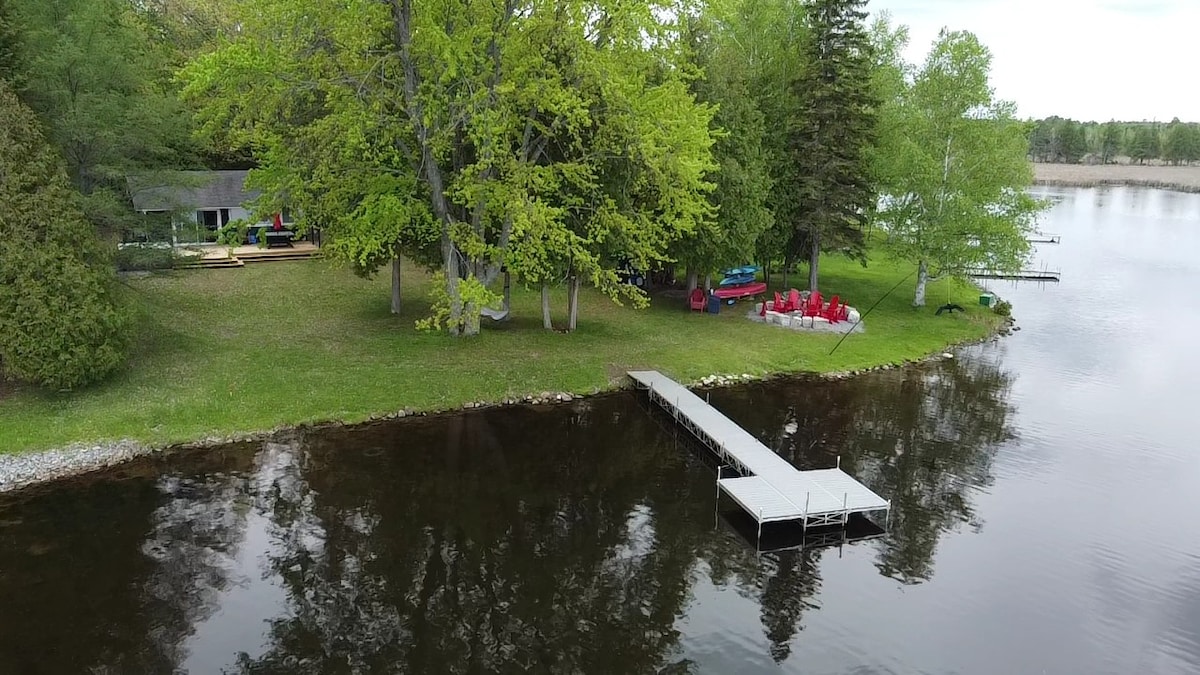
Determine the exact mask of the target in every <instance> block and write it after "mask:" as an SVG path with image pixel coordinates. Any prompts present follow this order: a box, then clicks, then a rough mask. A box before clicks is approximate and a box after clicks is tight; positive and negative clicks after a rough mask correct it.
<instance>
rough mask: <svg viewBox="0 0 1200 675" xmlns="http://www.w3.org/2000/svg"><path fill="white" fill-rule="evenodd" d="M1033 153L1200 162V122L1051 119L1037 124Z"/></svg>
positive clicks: (1094, 160)
mask: <svg viewBox="0 0 1200 675" xmlns="http://www.w3.org/2000/svg"><path fill="white" fill-rule="evenodd" d="M1029 155H1030V159H1032V160H1033V161H1035V162H1064V163H1067V164H1080V163H1088V164H1110V163H1113V162H1116V161H1117V157H1128V158H1129V161H1131V162H1134V163H1137V164H1145V163H1147V162H1151V161H1155V160H1158V161H1161V162H1166V163H1167V164H1176V165H1178V164H1190V163H1191V162H1195V161H1200V124H1193V123H1185V122H1180V121H1179V118H1178V117H1176V118H1175V119H1173V120H1171V122H1170V123H1168V124H1162V123H1159V122H1116V121H1111V122H1103V123H1098V122H1076V121H1075V120H1071V119H1063V118H1061V117H1057V116H1056V117H1047V118H1046V119H1043V120H1037V121H1035V122H1033V128H1032V130H1031V131H1030V136H1029Z"/></svg>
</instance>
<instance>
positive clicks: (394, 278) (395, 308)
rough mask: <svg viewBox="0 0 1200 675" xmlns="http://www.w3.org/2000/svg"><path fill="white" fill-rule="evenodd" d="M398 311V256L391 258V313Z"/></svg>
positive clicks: (397, 312)
mask: <svg viewBox="0 0 1200 675" xmlns="http://www.w3.org/2000/svg"><path fill="white" fill-rule="evenodd" d="M399 313H400V256H396V257H395V258H392V314H399Z"/></svg>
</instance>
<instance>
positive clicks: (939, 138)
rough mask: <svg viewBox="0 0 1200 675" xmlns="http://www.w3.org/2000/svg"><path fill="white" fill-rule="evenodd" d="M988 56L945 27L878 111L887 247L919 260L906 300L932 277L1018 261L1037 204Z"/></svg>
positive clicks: (1016, 127)
mask: <svg viewBox="0 0 1200 675" xmlns="http://www.w3.org/2000/svg"><path fill="white" fill-rule="evenodd" d="M990 68H991V54H990V52H988V50H987V48H986V47H984V46H983V45H982V44H980V42H979V41H978V39H976V37H975V36H974V35H972V34H971V33H967V32H950V31H946V30H943V31H942V32H941V33H940V34H939V36H938V38H937V40H936V41H935V42H934V44H933V48H932V50H931V51H930V53H929V56H928V57H927V58H926V60H925V63H924V65H923V66H922V67H921V69H920V71H919V72H917V74H916V76H915V77H914V78H913V79H912V81H911V82H910V83H909V86H907V87H906V89H905V91H903V92H902V93H901V95H900V96H899V97H897V98H896V99H895V100H893V101H890V102H888V103H887V104H886V105H885V107H884V110H883V111H882V113H881V116H882V117H883V118H884V123H883V124H882V125H881V129H883V130H886V133H885V134H883V135H882V136H881V146H882V147H881V149H880V150H879V152H878V154H877V155H876V161H877V162H878V163H879V164H878V166H877V171H878V172H879V175H880V176H881V178H882V183H883V187H884V190H883V192H884V198H883V199H882V202H883V205H882V207H881V212H880V213H879V222H880V223H881V225H882V226H883V227H884V228H885V229H886V232H887V245H888V246H889V248H890V249H891V250H892V251H893V252H894V254H896V255H897V256H899V257H901V258H903V259H906V260H910V261H912V262H913V263H914V264H916V265H917V285H916V291H915V294H914V298H913V305H914V306H917V307H921V306H924V305H925V288H926V284H927V283H928V282H929V280H930V279H931V277H932V276H937V275H941V274H964V273H966V272H967V271H968V270H970V269H972V268H981V267H982V268H988V269H999V270H1010V269H1014V268H1018V267H1019V266H1020V265H1021V264H1022V263H1023V262H1024V261H1025V259H1026V257H1027V255H1028V252H1029V242H1028V241H1026V239H1025V235H1026V234H1027V233H1028V232H1029V231H1030V230H1031V229H1032V227H1033V223H1034V220H1035V218H1036V216H1037V214H1038V213H1039V212H1040V211H1041V209H1042V208H1044V205H1043V204H1042V203H1041V202H1039V201H1038V200H1036V199H1034V198H1033V197H1031V196H1029V195H1028V194H1027V192H1026V188H1027V187H1028V186H1029V185H1030V184H1031V183H1032V180H1033V176H1032V169H1031V167H1030V165H1029V162H1028V159H1027V154H1028V152H1029V144H1028V140H1027V137H1026V130H1025V127H1024V125H1023V124H1022V123H1021V122H1019V121H1018V120H1017V119H1016V118H1015V116H1014V114H1015V106H1013V104H1011V103H1008V102H1005V101H998V100H996V99H995V98H994V97H993V94H992V88H991V86H990V84H989V82H988V77H989V75H988V74H989V70H990Z"/></svg>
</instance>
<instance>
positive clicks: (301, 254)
mask: <svg viewBox="0 0 1200 675" xmlns="http://www.w3.org/2000/svg"><path fill="white" fill-rule="evenodd" d="M312 257H314V253H313V252H310V251H297V252H296V253H287V254H272V255H249V256H247V255H241V256H238V259H240V260H241V261H242V262H247V263H260V262H272V261H275V260H308V259H309V258H312Z"/></svg>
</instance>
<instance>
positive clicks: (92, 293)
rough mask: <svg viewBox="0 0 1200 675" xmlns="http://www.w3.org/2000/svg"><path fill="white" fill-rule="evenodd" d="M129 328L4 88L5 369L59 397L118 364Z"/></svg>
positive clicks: (107, 273)
mask: <svg viewBox="0 0 1200 675" xmlns="http://www.w3.org/2000/svg"><path fill="white" fill-rule="evenodd" d="M127 327H128V321H127V317H126V314H125V312H124V311H123V310H122V308H121V307H120V306H119V304H118V301H117V298H116V289H115V278H114V273H113V268H112V265H111V263H110V262H109V260H108V257H107V256H106V252H105V249H104V248H103V247H102V246H101V244H100V242H99V240H98V239H97V238H96V236H95V233H94V231H93V230H92V229H91V227H90V226H89V225H88V223H87V221H85V220H84V218H83V214H82V213H81V212H80V211H79V209H78V207H77V205H76V197H75V196H74V195H73V193H72V191H71V189H70V186H69V184H68V182H67V178H66V175H65V174H64V173H63V170H62V167H61V164H60V160H59V159H58V158H57V157H56V156H55V154H54V152H53V151H52V150H51V149H50V148H49V147H48V146H47V145H46V143H45V140H44V139H43V138H42V133H41V130H40V129H39V126H38V123H37V120H36V118H35V117H34V115H33V113H32V112H31V111H30V110H29V109H28V108H26V107H25V106H24V105H22V104H21V103H20V101H18V100H17V97H16V95H15V94H13V93H12V91H11V90H10V89H9V87H8V84H7V83H5V82H4V81H2V80H0V369H2V370H3V372H5V373H7V374H8V375H9V376H12V377H15V378H17V379H20V380H25V381H28V382H32V383H36V384H40V385H44V386H47V387H52V388H55V389H64V388H71V387H76V386H79V385H83V384H87V383H89V382H93V381H95V380H98V379H100V378H102V377H104V376H106V375H108V374H109V373H111V372H112V371H113V370H115V369H116V368H117V367H118V366H119V365H120V364H121V362H122V360H123V359H124V355H125V347H126V333H127Z"/></svg>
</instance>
